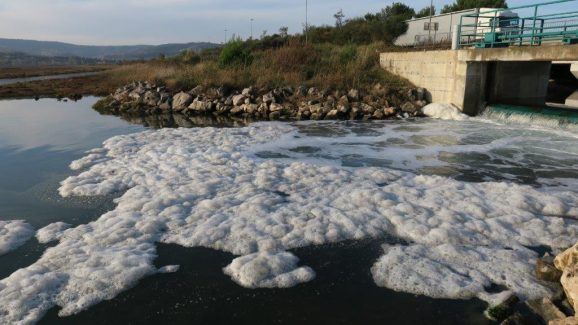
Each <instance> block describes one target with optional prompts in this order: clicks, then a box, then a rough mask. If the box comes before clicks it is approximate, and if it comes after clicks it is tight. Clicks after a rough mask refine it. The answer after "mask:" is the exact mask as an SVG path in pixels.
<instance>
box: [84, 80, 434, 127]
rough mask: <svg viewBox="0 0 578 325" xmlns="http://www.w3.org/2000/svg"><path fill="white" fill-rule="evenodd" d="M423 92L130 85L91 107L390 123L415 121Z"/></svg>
mask: <svg viewBox="0 0 578 325" xmlns="http://www.w3.org/2000/svg"><path fill="white" fill-rule="evenodd" d="M426 97H427V96H426V90H425V89H423V88H403V89H395V90H393V89H389V88H388V87H384V86H382V85H380V84H377V85H375V86H373V87H372V89H371V90H370V91H366V92H363V91H360V90H358V89H350V90H348V91H339V90H337V91H327V90H319V89H317V88H306V87H303V86H302V87H297V88H294V87H290V86H286V87H278V88H264V89H257V88H255V87H249V88H245V89H242V90H233V89H229V88H227V87H219V88H205V87H203V86H197V87H195V88H193V89H190V90H186V91H185V90H181V91H176V92H173V91H170V90H169V89H167V88H166V87H163V86H157V85H155V84H153V83H150V82H133V83H131V84H128V85H126V86H124V87H122V88H119V89H117V90H116V91H115V93H114V94H111V95H110V96H108V97H105V98H103V99H101V100H100V101H99V102H98V103H96V104H95V106H94V108H95V109H97V110H99V111H106V112H112V113H119V114H120V113H130V112H133V113H148V114H159V113H165V112H173V113H180V114H185V115H217V116H244V117H253V118H258V119H270V120H282V119H294V120H322V119H328V120H330V119H366V120H368V119H376V120H382V119H395V118H400V117H410V116H421V115H422V108H423V107H424V106H426V105H427V104H428V101H427V99H426Z"/></svg>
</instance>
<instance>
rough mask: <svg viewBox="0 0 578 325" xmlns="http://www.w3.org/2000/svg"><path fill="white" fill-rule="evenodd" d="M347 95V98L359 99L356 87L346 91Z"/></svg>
mask: <svg viewBox="0 0 578 325" xmlns="http://www.w3.org/2000/svg"><path fill="white" fill-rule="evenodd" d="M347 96H348V97H349V99H351V100H355V101H357V100H359V90H357V89H351V90H350V91H349V92H348V93H347Z"/></svg>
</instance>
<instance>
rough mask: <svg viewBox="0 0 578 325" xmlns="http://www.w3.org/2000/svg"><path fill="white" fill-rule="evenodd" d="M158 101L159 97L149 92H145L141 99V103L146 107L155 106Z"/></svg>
mask: <svg viewBox="0 0 578 325" xmlns="http://www.w3.org/2000/svg"><path fill="white" fill-rule="evenodd" d="M159 100H160V97H159V95H158V94H157V93H156V92H154V91H150V90H149V91H147V92H146V93H145V94H144V97H143V102H144V103H145V104H146V105H148V106H157V104H158V102H159Z"/></svg>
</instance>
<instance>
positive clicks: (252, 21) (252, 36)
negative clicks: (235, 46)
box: [251, 18, 255, 40]
mask: <svg viewBox="0 0 578 325" xmlns="http://www.w3.org/2000/svg"><path fill="white" fill-rule="evenodd" d="M253 20H255V19H253V18H251V40H253Z"/></svg>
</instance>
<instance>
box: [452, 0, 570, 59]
mask: <svg viewBox="0 0 578 325" xmlns="http://www.w3.org/2000/svg"><path fill="white" fill-rule="evenodd" d="M569 2H574V3H576V6H575V8H576V9H578V0H558V1H551V2H546V3H539V4H533V5H526V6H520V7H514V8H509V9H494V10H489V11H483V12H478V13H473V14H467V15H463V16H461V17H460V25H459V26H458V29H457V35H456V36H455V37H457V48H463V47H476V48H498V47H508V46H540V45H542V44H544V43H552V42H561V43H564V44H578V11H570V12H568V11H566V12H561V13H554V14H545V15H540V14H539V12H540V9H542V8H543V7H546V6H552V7H550V8H549V9H554V6H555V5H557V4H561V3H569Z"/></svg>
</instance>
